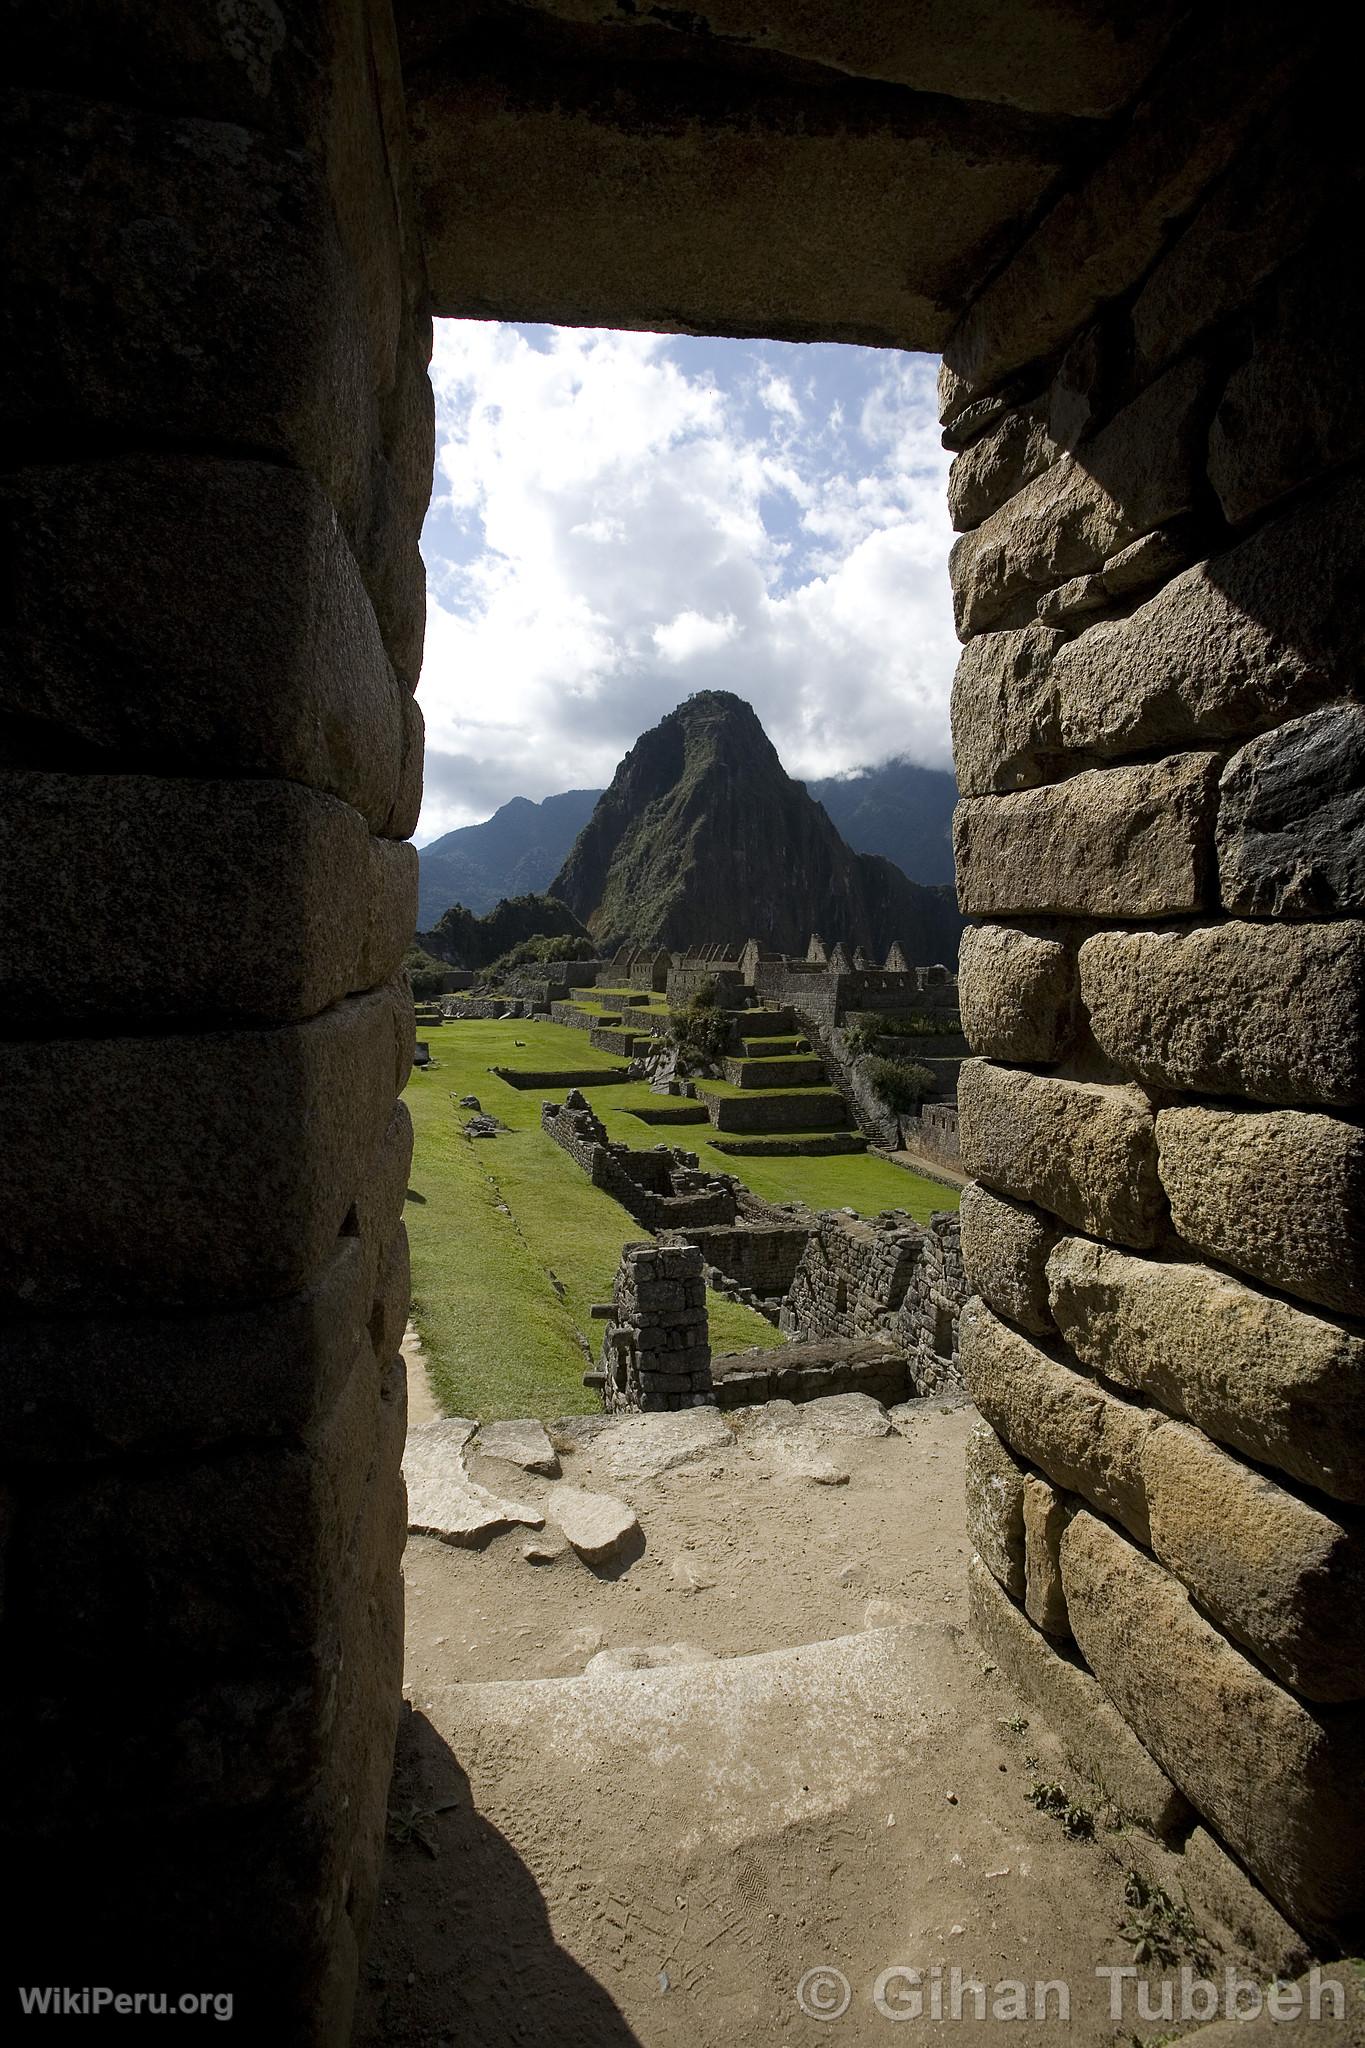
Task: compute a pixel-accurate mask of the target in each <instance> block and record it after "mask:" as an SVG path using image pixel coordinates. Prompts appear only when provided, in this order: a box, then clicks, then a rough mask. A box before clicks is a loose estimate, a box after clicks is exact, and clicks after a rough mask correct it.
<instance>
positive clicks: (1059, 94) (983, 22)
mask: <svg viewBox="0 0 1365 2048" xmlns="http://www.w3.org/2000/svg"><path fill="white" fill-rule="evenodd" d="M541 11H542V12H543V13H545V14H551V15H557V16H558V17H559V18H560V19H561V20H562V21H574V22H581V23H587V24H591V25H593V26H594V27H595V26H598V25H600V24H601V23H603V22H604V21H605V20H607V19H610V20H611V22H612V25H613V27H616V28H619V29H621V30H623V31H625V34H624V35H622V36H621V37H620V39H619V42H618V46H617V47H618V49H619V51H620V53H621V54H622V55H624V54H626V53H628V52H629V51H630V48H631V42H632V37H631V35H630V31H631V30H632V28H633V29H636V30H638V29H640V28H645V29H647V30H648V32H649V36H650V37H657V36H658V34H659V32H660V26H664V27H667V28H671V29H676V30H678V31H680V32H681V33H682V34H683V35H696V34H698V33H700V34H703V35H705V36H707V37H708V38H710V39H714V43H715V44H721V45H723V44H724V43H727V42H728V43H741V44H744V45H748V46H750V47H752V48H753V49H754V50H755V51H757V52H760V53H762V54H763V55H764V56H773V57H777V56H788V57H797V58H803V59H804V60H805V61H806V62H807V63H810V64H818V65H822V66H824V67H826V68H828V69H829V70H831V71H836V72H848V73H850V74H852V75H853V76H854V77H857V78H878V79H884V80H886V81H887V82H889V83H892V84H896V85H908V86H912V87H913V88H914V89H915V90H916V91H917V92H932V93H944V94H947V95H948V96H949V97H951V98H958V99H982V100H992V101H1000V102H1002V103H1003V104H1004V105H1006V106H1011V107H1024V108H1029V109H1031V110H1032V111H1034V112H1037V113H1047V114H1088V115H1092V116H1096V115H1103V114H1111V113H1115V112H1117V110H1118V109H1119V108H1120V107H1122V106H1123V105H1124V104H1125V102H1126V101H1127V100H1128V98H1129V97H1130V95H1131V94H1132V93H1133V92H1134V91H1135V90H1136V89H1137V87H1138V86H1139V85H1141V83H1142V81H1143V79H1144V78H1145V77H1146V75H1147V72H1148V70H1149V69H1150V67H1151V65H1152V64H1153V63H1154V62H1155V61H1156V58H1157V55H1158V53H1159V52H1160V50H1161V49H1162V47H1163V46H1164V44H1165V41H1166V39H1167V37H1168V36H1169V34H1170V32H1171V29H1172V27H1173V26H1174V24H1175V21H1176V20H1177V18H1178V13H1177V9H1176V8H1175V7H1174V6H1173V5H1171V4H1170V0H1165V4H1162V5H1159V6H1155V7H1152V8H1151V9H1150V10H1148V11H1147V12H1145V13H1144V14H1143V16H1142V18H1141V20H1140V21H1131V22H1130V21H1123V22H1122V23H1120V22H1118V21H1117V20H1114V19H1106V18H1104V17H1102V16H1099V15H1091V16H1082V17H1079V18H1076V19H1074V21H1073V20H1070V19H1069V20H1068V22H1067V29H1068V36H1067V41H1066V45H1065V49H1066V61H1065V63H1064V64H1059V63H1058V61H1057V54H1058V44H1057V40H1056V37H1057V28H1056V16H1055V15H1054V14H1053V13H1052V12H1051V10H1050V9H1048V8H1047V7H1034V6H1026V7H1021V6H1019V5H1017V4H1013V5H1008V4H1002V0H977V4H976V5H975V6H974V8H973V9H972V12H971V14H970V16H969V17H967V21H968V22H969V24H970V27H969V28H968V30H967V32H966V33H964V17H963V13H962V10H961V8H960V6H958V5H956V4H955V0H927V4H926V5H924V6H921V7H919V8H917V9H915V11H914V12H913V13H901V12H894V13H890V12H888V11H887V9H886V8H885V7H883V6H882V5H880V4H879V0H846V4H845V5H844V6H843V7H841V8H840V10H839V12H838V13H837V14H835V15H831V14H830V13H829V12H828V10H827V9H826V8H825V7H824V6H823V5H821V4H820V0H795V4H792V0H788V4H786V5H785V6H783V7H782V8H780V9H778V8H774V7H772V6H771V5H767V4H764V0H707V5H706V10H705V13H704V14H699V15H698V14H678V15H666V16H664V17H662V18H661V22H658V23H656V22H655V21H654V20H653V19H651V18H650V17H647V16H643V15H636V14H631V13H630V12H629V11H625V12H621V13H617V14H614V15H610V16H609V15H607V14H606V13H605V12H604V9H603V7H602V4H601V0H545V4H544V6H543V7H542V9H541ZM405 26H406V24H405ZM409 33H412V31H411V30H410V31H409ZM417 47H418V48H419V49H420V48H422V47H423V45H422V44H421V42H420V41H419V42H418V43H417Z"/></svg>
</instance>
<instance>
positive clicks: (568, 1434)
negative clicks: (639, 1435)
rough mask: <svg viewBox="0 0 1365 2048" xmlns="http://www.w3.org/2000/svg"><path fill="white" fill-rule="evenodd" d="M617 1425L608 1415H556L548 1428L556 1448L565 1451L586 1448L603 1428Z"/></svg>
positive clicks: (616, 1426) (595, 1439)
mask: <svg viewBox="0 0 1365 2048" xmlns="http://www.w3.org/2000/svg"><path fill="white" fill-rule="evenodd" d="M619 1427H620V1425H619V1423H617V1422H616V1421H615V1419H614V1418H613V1417H612V1416H610V1415H557V1416H556V1417H555V1419H554V1421H553V1422H552V1423H551V1424H550V1426H549V1430H550V1438H551V1441H552V1442H553V1444H554V1446H555V1448H556V1450H558V1451H560V1452H565V1451H582V1450H586V1449H587V1447H588V1445H589V1444H591V1443H595V1442H596V1441H597V1439H598V1437H599V1436H601V1434H602V1432H603V1430H607V1429H617V1428H619Z"/></svg>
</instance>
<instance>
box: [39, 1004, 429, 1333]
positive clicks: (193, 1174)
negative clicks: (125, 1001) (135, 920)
mask: <svg viewBox="0 0 1365 2048" xmlns="http://www.w3.org/2000/svg"><path fill="white" fill-rule="evenodd" d="M412 1035H413V1027H412V1004H411V999H410V998H409V997H408V995H407V993H406V991H405V990H400V989H397V988H395V987H392V986H390V987H389V988H386V989H383V990H378V991H376V992H375V993H374V994H372V995H368V996H359V997H352V998H348V999H347V1000H346V1001H344V1002H341V1003H336V1004H334V1005H333V1006H332V1008H331V1009H329V1010H325V1011H323V1013H322V1015H321V1016H319V1017H315V1018H313V1019H311V1020H310V1021H309V1022H308V1023H306V1024H294V1025H286V1026H280V1027H277V1028H273V1029H268V1030H241V1031H215V1032H200V1033H196V1034H193V1035H183V1034H170V1035H168V1036H166V1037H153V1038H131V1037H130V1038H123V1037H120V1038H111V1039H91V1038H63V1039H44V1040H29V1041H24V1042H21V1043H15V1042H11V1043H9V1044H7V1045H5V1046H4V1047H3V1049H0V1103H2V1104H3V1108H2V1110H0V1123H3V1127H4V1130H5V1144H4V1146H3V1148H0V1213H3V1215H4V1217H5V1219H6V1220H5V1223H4V1225H3V1227H2V1228H0V1295H3V1296H4V1297H6V1298H7V1299H8V1300H9V1301H11V1302H13V1303H17V1304H20V1305H22V1306H23V1307H25V1308H26V1309H35V1310H36V1309H40V1308H43V1307H49V1308H60V1309H61V1310H62V1311H63V1312H65V1313H72V1314H77V1313H80V1312H82V1311H84V1310H87V1309H92V1308H96V1307H116V1306H117V1307H123V1308H130V1309H134V1308H142V1307H145V1306H146V1305H147V1304H149V1303H151V1304H157V1305H168V1304H172V1303H174V1304H177V1305H180V1306H184V1307H190V1306H193V1305H195V1304H200V1303H203V1302H205V1301H210V1302H214V1303H216V1304H222V1305H224V1306H227V1305H230V1304H235V1303H238V1302H242V1301H254V1300H259V1299H261V1298H270V1297H274V1296H281V1295H286V1294H291V1293H294V1292H295V1291H297V1290H299V1289H301V1288H306V1287H309V1286H311V1285H312V1284H313V1283H314V1281H315V1279H316V1277H317V1276H318V1275H319V1274H320V1273H321V1272H322V1271H323V1270H324V1268H325V1267H326V1265H327V1264H328V1262H329V1261H330V1260H331V1259H332V1258H333V1257H334V1256H335V1252H336V1244H337V1238H338V1236H339V1235H340V1234H341V1232H342V1230H343V1226H344V1225H345V1224H346V1221H347V1217H348V1213H349V1212H350V1211H351V1210H352V1209H353V1208H356V1207H357V1204H358V1201H359V1199H360V1197H361V1195H362V1191H363V1190H364V1188H365V1187H366V1185H367V1184H368V1181H369V1177H370V1172H371V1163H372V1161H373V1160H374V1159H375V1157H376V1154H377V1151H378V1148H379V1146H380V1143H381V1140H382V1139H383V1138H384V1136H385V1133H386V1132H387V1131H388V1129H389V1127H390V1125H391V1123H392V1121H393V1109H394V1098H395V1096H396V1095H397V1094H398V1093H399V1091H400V1090H401V1089H402V1086H403V1083H404V1081H405V1080H406V1078H407V1072H408V1068H409V1065H410V1063H411V1044H412ZM73 1102H79V1103H80V1105H81V1114H80V1115H79V1116H73V1115H72V1114H71V1105H72V1103H73Z"/></svg>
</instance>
